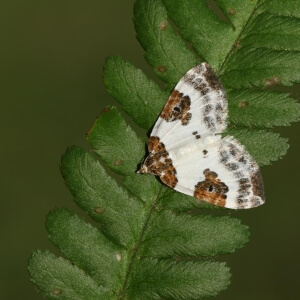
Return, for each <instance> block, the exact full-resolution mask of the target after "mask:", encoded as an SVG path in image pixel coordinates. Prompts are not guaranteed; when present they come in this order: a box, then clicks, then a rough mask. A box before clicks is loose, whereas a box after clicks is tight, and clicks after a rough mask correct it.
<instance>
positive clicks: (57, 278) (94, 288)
mask: <svg viewBox="0 0 300 300" xmlns="http://www.w3.org/2000/svg"><path fill="white" fill-rule="evenodd" d="M28 271H29V273H30V275H31V276H32V278H33V279H32V281H33V283H34V284H36V285H37V286H38V287H39V289H40V290H41V291H42V292H43V293H44V295H45V296H46V297H47V299H58V298H59V299H91V300H99V299H103V300H105V299H111V296H112V294H111V291H109V290H108V289H107V288H104V287H103V286H101V285H99V284H98V283H97V282H95V281H94V280H93V279H92V278H91V277H90V276H88V275H87V274H86V273H85V272H84V271H83V270H81V269H79V268H78V267H77V266H76V265H73V264H71V262H69V261H68V260H65V259H63V258H62V257H59V258H57V257H56V256H55V255H54V254H52V253H49V252H48V251H45V252H42V251H37V252H35V253H33V255H32V257H31V259H30V261H29V264H28Z"/></svg>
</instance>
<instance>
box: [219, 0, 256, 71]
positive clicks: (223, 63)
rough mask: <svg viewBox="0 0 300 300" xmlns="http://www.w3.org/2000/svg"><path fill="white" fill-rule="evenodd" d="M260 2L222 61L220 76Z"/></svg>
mask: <svg viewBox="0 0 300 300" xmlns="http://www.w3.org/2000/svg"><path fill="white" fill-rule="evenodd" d="M259 2H260V0H258V1H257V3H256V5H255V6H254V8H253V10H252V12H251V15H250V16H249V18H248V20H247V22H246V23H245V24H244V26H243V27H242V29H241V31H240V34H239V35H238V37H237V38H236V39H235V41H234V43H233V44H232V46H231V48H230V50H229V51H228V53H227V55H226V56H225V58H224V60H223V62H222V64H221V66H220V68H219V70H218V71H217V72H216V73H217V74H218V75H219V76H220V74H221V71H222V69H223V67H224V65H225V63H226V61H227V60H228V58H229V56H230V55H231V53H232V52H233V49H234V48H235V47H236V45H237V43H238V41H239V39H240V37H241V35H242V33H243V31H244V30H245V28H246V27H247V25H248V24H249V22H250V20H251V18H252V16H253V15H254V13H255V12H256V10H257V7H258V5H259Z"/></svg>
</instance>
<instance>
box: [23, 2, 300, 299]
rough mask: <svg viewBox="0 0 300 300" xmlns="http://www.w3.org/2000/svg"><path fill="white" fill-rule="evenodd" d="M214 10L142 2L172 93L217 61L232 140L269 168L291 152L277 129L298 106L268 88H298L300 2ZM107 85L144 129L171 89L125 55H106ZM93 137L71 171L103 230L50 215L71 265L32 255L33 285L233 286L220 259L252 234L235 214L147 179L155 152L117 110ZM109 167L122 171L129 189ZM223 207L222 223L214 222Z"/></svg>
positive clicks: (154, 58) (141, 25)
mask: <svg viewBox="0 0 300 300" xmlns="http://www.w3.org/2000/svg"><path fill="white" fill-rule="evenodd" d="M214 4H215V5H216V6H217V7H214V8H209V7H208V6H207V1H199V0H185V1H179V0H172V1H171V0H137V1H136V4H135V8H134V22H135V28H136V31H137V38H138V40H139V41H140V43H141V45H142V47H143V48H144V49H145V58H146V60H147V61H148V63H149V64H150V65H151V66H152V67H153V71H154V73H155V74H156V76H157V77H158V78H159V79H161V80H163V81H165V82H166V83H167V89H169V88H170V87H171V86H172V87H173V86H174V85H175V84H176V83H177V81H178V80H179V79H180V78H181V77H182V75H184V73H185V72H186V71H187V70H188V69H189V68H191V67H193V66H195V65H196V64H198V62H199V61H201V60H203V59H204V60H205V61H207V62H208V63H209V64H210V65H212V66H213V68H214V69H215V72H216V73H217V74H218V75H219V77H220V79H221V80H222V82H223V84H224V87H225V90H226V93H227V96H228V103H229V105H228V106H229V120H228V121H229V122H228V123H229V124H228V128H227V129H228V130H227V132H225V133H224V135H228V134H229V135H233V136H235V137H236V138H237V139H238V140H239V141H240V142H241V143H242V144H243V145H244V146H245V147H246V148H247V150H248V151H249V152H250V154H251V155H252V156H253V158H254V159H255V160H256V161H257V162H258V164H260V165H267V164H270V163H271V162H272V161H276V160H278V159H280V158H281V157H282V156H283V155H285V153H286V151H287V148H288V144H287V140H286V139H285V138H282V137H280V136H279V134H277V133H273V132H271V131H269V128H272V127H274V126H286V125H289V124H290V123H291V122H294V121H298V120H299V116H300V106H299V104H298V103H297V102H295V100H294V99H293V98H291V97H290V96H289V95H288V94H286V93H281V92H275V91H274V90H273V91H270V88H273V89H274V87H273V86H276V85H285V86H290V85H292V84H293V83H297V82H299V81H300V75H299V71H298V70H299V67H300V63H299V61H300V59H299V58H300V54H299V53H300V50H299V46H300V44H299V40H300V39H299V38H300V23H299V17H300V8H299V5H298V1H295V0H287V1H279V0H269V1H258V0H256V1H255V0H254V1H238V0H216V1H215V2H214ZM216 10H217V11H218V14H216V13H215V11H216ZM104 82H105V85H106V88H107V90H108V91H109V92H110V93H111V94H112V96H114V97H115V98H116V100H117V101H118V102H119V103H120V104H121V106H122V109H123V110H124V111H125V112H126V113H127V114H128V115H129V116H131V117H132V120H133V121H134V122H135V123H136V124H138V125H139V126H141V127H143V128H145V129H149V128H150V127H151V126H153V124H154V122H155V120H156V118H157V117H158V115H159V113H160V111H161V109H162V107H163V105H164V103H165V101H166V100H167V97H168V92H166V91H163V90H161V89H160V87H159V86H158V85H157V84H155V83H154V82H153V81H151V80H150V79H148V78H147V77H146V75H145V74H143V73H142V71H141V70H139V69H137V68H135V67H134V66H133V65H132V64H131V63H129V62H127V61H125V60H124V59H122V58H120V57H111V58H109V59H107V61H106V65H105V69H104ZM87 139H88V142H89V144H90V146H91V147H92V151H91V152H92V153H89V152H87V151H85V150H83V149H81V148H79V147H71V148H69V149H67V151H66V153H65V154H64V155H63V157H62V163H61V171H62V175H63V177H64V179H65V182H66V185H67V186H68V188H69V189H70V191H71V193H72V194H73V196H74V200H75V202H76V204H77V205H78V206H79V207H80V208H82V209H83V210H84V211H86V212H88V214H89V216H90V217H91V218H92V220H93V221H94V222H96V224H97V228H96V226H92V225H91V224H88V223H87V222H86V221H84V220H83V219H81V218H79V217H77V216H76V215H74V214H72V213H71V212H69V211H67V210H65V209H57V210H54V211H53V212H51V213H50V214H49V216H48V218H47V223H46V226H47V230H48V232H49V239H50V240H51V241H52V242H53V244H54V245H55V246H57V247H58V248H59V250H60V251H61V253H62V254H63V255H64V256H65V258H66V259H64V258H57V257H55V256H54V255H53V254H51V253H49V252H41V251H38V252H35V253H34V254H33V256H32V258H31V259H30V262H29V267H28V269H29V272H30V274H31V277H32V280H33V282H34V283H35V284H36V285H37V286H38V288H39V289H40V290H41V291H42V292H43V293H44V294H45V296H46V297H47V298H48V299H57V298H58V297H59V298H61V299H118V300H122V299H162V298H163V299H174V300H175V299H182V300H185V299H195V300H196V299H201V298H204V297H210V296H216V295H217V294H218V293H219V292H220V291H222V290H224V289H226V287H227V286H228V284H229V280H230V273H229V269H228V267H226V265H225V263H223V262H216V261H213V259H214V257H215V256H218V255H222V254H228V253H233V252H234V251H236V250H237V249H240V248H241V247H243V246H244V245H245V243H247V241H248V240H249V231H248V227H247V226H245V225H242V224H241V221H240V220H238V219H235V218H232V217H229V216H227V215H226V214H227V212H228V210H226V209H222V208H216V207H215V206H213V205H210V204H208V203H206V202H203V201H200V200H197V199H195V198H193V197H190V196H187V195H184V194H180V193H177V192H175V191H174V190H172V189H170V188H168V187H166V186H164V185H162V184H161V183H160V181H159V179H158V178H156V177H154V176H150V175H149V176H147V175H143V176H142V175H140V174H137V173H136V171H137V170H138V168H139V165H140V163H141V161H142V160H143V158H144V156H145V154H146V144H145V142H144V140H143V139H142V138H139V137H138V136H137V135H136V133H135V132H134V131H133V130H132V128H131V127H129V126H128V125H127V124H126V122H125V121H124V119H123V117H122V115H121V114H120V113H119V112H118V110H117V109H116V108H115V107H111V108H110V107H107V108H106V109H105V110H104V111H103V112H102V113H101V114H100V116H99V117H98V119H97V120H96V121H95V123H94V124H93V126H92V128H91V129H90V130H89V132H88V137H87ZM94 154H95V156H94ZM98 159H99V160H100V161H101V163H100V162H99V160H98ZM102 163H103V164H105V166H103V165H102ZM105 168H108V169H110V171H113V172H115V173H117V174H120V175H122V184H118V183H117V182H116V181H115V180H113V179H112V178H111V177H110V176H109V175H108V174H107V172H106V169H105ZM110 171H109V172H110ZM195 209H196V210H195ZM204 209H205V213H203V212H204V211H203V210H204ZM214 209H218V211H217V214H218V215H217V216H212V215H209V214H208V213H212V212H215V213H216V211H214ZM191 211H192V213H191ZM224 214H225V216H224ZM98 224H99V225H98ZM70 261H71V262H72V264H71V263H70Z"/></svg>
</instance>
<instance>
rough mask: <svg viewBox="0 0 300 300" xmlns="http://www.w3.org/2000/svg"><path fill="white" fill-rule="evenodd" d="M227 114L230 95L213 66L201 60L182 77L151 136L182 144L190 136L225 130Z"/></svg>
mask: <svg viewBox="0 0 300 300" xmlns="http://www.w3.org/2000/svg"><path fill="white" fill-rule="evenodd" d="M227 114H228V109H227V99H226V96H225V91H224V89H223V87H222V84H221V82H220V81H219V79H218V78H217V76H216V75H215V74H214V72H213V70H212V68H211V67H210V66H209V65H208V64H207V63H202V64H200V65H198V66H196V67H194V68H193V69H191V70H189V71H188V72H187V73H186V74H185V75H184V76H183V77H182V78H181V79H180V81H179V82H178V84H177V85H176V87H175V88H174V90H173V92H172V93H171V95H170V97H169V99H168V101H167V103H166V105H165V106H164V108H163V110H162V112H161V114H160V116H159V118H158V120H157V122H156V124H155V126H154V128H153V130H152V133H151V136H158V137H159V138H160V139H161V140H162V141H164V144H165V145H168V146H169V147H170V146H172V147H180V146H181V145H184V144H185V143H186V142H188V141H189V140H190V139H195V138H197V139H199V138H205V137H207V136H211V135H214V134H216V133H221V132H223V131H224V130H225V129H226V125H227V124H226V119H227ZM169 150H170V148H169Z"/></svg>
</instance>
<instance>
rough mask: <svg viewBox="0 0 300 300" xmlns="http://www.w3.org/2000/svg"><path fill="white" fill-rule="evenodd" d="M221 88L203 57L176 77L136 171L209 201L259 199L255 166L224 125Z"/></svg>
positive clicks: (250, 203) (254, 202) (237, 205)
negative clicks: (142, 159)
mask: <svg viewBox="0 0 300 300" xmlns="http://www.w3.org/2000/svg"><path fill="white" fill-rule="evenodd" d="M227 115H228V108H227V99H226V95H225V91H224V88H223V86H222V84H221V82H220V81H219V79H218V78H217V76H216V75H215V74H214V72H213V70H212V68H211V67H210V66H209V65H208V64H207V63H202V64H200V65H198V66H196V67H194V68H193V69H191V70H189V71H188V72H187V73H186V74H185V75H184V76H183V77H182V78H181V79H180V81H179V82H178V84H177V85H176V87H175V88H174V90H173V92H172V93H171V95H170V97H169V99H168V101H167V103H166V105H165V107H164V108H163V110H162V112H161V114H160V116H159V118H158V120H157V121H156V124H155V126H154V128H153V130H152V133H151V136H150V139H149V142H148V151H149V155H148V157H147V158H146V159H145V161H144V163H143V164H142V167H141V169H140V170H139V173H148V174H153V175H157V176H159V177H160V179H161V181H162V182H163V183H165V184H166V185H168V186H169V187H171V188H173V189H175V190H176V191H179V192H181V193H184V194H187V195H190V196H193V197H195V198H198V199H201V200H204V201H207V202H209V203H212V204H215V205H218V206H222V207H227V208H233V209H242V208H252V207H256V206H259V205H261V204H263V203H264V189H263V182H262V177H261V174H260V171H259V167H258V165H257V163H256V162H255V161H254V159H253V158H252V157H251V156H250V154H249V153H248V152H247V151H246V149H245V147H244V146H243V145H241V144H240V142H239V141H238V140H236V139H235V138H234V137H232V136H225V137H224V138H222V136H221V135H220V133H222V132H224V131H225V130H226V127H227V123H226V120H227Z"/></svg>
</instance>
